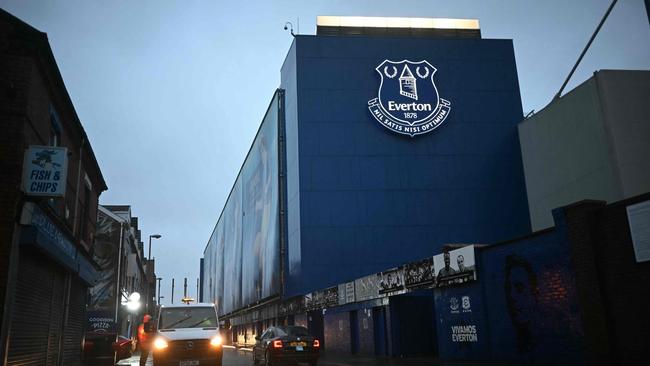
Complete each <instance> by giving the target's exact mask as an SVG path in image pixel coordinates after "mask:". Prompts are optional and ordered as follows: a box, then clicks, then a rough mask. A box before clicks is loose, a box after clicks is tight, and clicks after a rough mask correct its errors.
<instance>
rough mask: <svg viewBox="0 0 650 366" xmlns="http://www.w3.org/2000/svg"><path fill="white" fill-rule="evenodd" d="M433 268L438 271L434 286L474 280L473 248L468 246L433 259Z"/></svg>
mask: <svg viewBox="0 0 650 366" xmlns="http://www.w3.org/2000/svg"><path fill="white" fill-rule="evenodd" d="M433 266H434V268H435V269H436V270H437V271H438V273H437V274H436V286H437V287H442V286H448V285H454V284H461V283H465V282H468V281H473V280H476V262H475V257H474V246H473V245H468V246H465V247H462V248H460V249H455V250H451V251H448V252H445V253H442V254H438V255H436V256H434V257H433Z"/></svg>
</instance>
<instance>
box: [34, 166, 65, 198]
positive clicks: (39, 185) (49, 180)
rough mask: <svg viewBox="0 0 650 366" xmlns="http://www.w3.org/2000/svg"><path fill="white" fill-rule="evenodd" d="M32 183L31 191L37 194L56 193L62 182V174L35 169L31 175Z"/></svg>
mask: <svg viewBox="0 0 650 366" xmlns="http://www.w3.org/2000/svg"><path fill="white" fill-rule="evenodd" d="M29 177H30V179H31V180H32V183H31V184H30V185H29V190H30V191H31V192H36V193H55V192H56V191H57V189H58V187H59V180H61V172H54V173H53V172H52V171H51V170H41V169H33V170H32V171H31V173H30V175H29Z"/></svg>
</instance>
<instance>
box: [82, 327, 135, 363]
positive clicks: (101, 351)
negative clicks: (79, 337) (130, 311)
mask: <svg viewBox="0 0 650 366" xmlns="http://www.w3.org/2000/svg"><path fill="white" fill-rule="evenodd" d="M132 350H133V341H132V340H131V339H129V338H126V337H124V336H118V337H117V341H116V340H115V333H105V332H102V333H97V332H93V333H88V334H86V338H85V340H84V344H83V358H84V361H85V364H87V365H97V366H100V365H107V366H112V365H114V363H115V362H114V361H119V360H122V359H125V358H129V357H131V355H132Z"/></svg>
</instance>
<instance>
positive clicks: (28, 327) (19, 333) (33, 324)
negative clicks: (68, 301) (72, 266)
mask: <svg viewBox="0 0 650 366" xmlns="http://www.w3.org/2000/svg"><path fill="white" fill-rule="evenodd" d="M64 276H65V275H64V272H63V271H62V270H61V269H60V268H59V267H58V266H56V265H54V264H52V263H50V262H48V261H46V260H44V259H42V258H39V256H38V254H35V253H30V252H27V253H21V254H20V259H19V266H18V276H17V280H16V290H15V293H14V296H13V301H14V303H13V309H12V310H13V312H12V320H11V331H10V335H9V336H10V339H9V350H8V351H9V352H8V355H7V365H10V366H14V365H15V366H19V365H20V366H23V365H39V366H41V365H55V364H56V361H57V358H58V349H59V348H58V344H59V341H60V339H59V335H58V333H59V332H60V329H61V320H62V315H63V298H64V291H63V289H64V279H65V277H64Z"/></svg>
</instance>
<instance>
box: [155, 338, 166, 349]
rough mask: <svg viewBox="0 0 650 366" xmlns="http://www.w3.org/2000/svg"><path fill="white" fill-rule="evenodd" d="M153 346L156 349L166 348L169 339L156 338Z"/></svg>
mask: <svg viewBox="0 0 650 366" xmlns="http://www.w3.org/2000/svg"><path fill="white" fill-rule="evenodd" d="M153 346H154V347H155V348H156V349H165V348H167V341H166V340H164V339H162V338H156V340H155V341H153Z"/></svg>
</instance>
